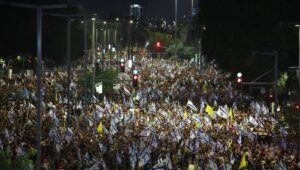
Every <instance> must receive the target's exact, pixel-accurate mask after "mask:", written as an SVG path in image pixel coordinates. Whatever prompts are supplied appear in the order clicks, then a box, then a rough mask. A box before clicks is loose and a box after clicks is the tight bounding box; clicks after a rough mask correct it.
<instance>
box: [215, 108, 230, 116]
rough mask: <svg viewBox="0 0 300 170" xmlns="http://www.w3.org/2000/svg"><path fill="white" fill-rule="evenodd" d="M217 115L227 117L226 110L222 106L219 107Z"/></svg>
mask: <svg viewBox="0 0 300 170" xmlns="http://www.w3.org/2000/svg"><path fill="white" fill-rule="evenodd" d="M217 115H218V116H219V117H221V118H223V119H228V112H227V111H226V109H224V108H223V107H221V106H220V107H219V109H218V111H217Z"/></svg>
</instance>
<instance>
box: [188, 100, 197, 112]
mask: <svg viewBox="0 0 300 170" xmlns="http://www.w3.org/2000/svg"><path fill="white" fill-rule="evenodd" d="M187 106H188V107H190V108H191V109H192V110H194V111H197V107H196V106H195V105H194V104H193V102H192V101H190V100H188V102H187Z"/></svg>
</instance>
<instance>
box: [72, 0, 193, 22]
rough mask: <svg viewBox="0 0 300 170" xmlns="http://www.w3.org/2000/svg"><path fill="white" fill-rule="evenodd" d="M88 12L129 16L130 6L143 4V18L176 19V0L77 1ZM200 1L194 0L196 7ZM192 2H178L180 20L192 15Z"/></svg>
mask: <svg viewBox="0 0 300 170" xmlns="http://www.w3.org/2000/svg"><path fill="white" fill-rule="evenodd" d="M77 2H78V3H79V4H81V5H82V6H83V8H85V9H86V10H87V12H93V13H97V14H98V15H100V16H104V17H106V16H124V17H126V16H128V14H129V5H130V4H132V3H138V4H141V5H142V7H143V9H142V16H143V17H145V16H146V17H163V18H167V19H169V20H172V19H174V4H175V0H135V1H133V0H77ZM197 4H198V0H194V6H195V7H196V6H197ZM190 11H191V0H178V18H182V17H183V16H184V15H190Z"/></svg>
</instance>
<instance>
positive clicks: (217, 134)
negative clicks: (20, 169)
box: [0, 58, 300, 169]
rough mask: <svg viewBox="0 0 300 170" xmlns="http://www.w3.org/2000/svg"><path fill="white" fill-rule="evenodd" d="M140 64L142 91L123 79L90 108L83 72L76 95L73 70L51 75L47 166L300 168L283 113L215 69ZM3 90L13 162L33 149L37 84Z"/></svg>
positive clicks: (20, 80) (20, 79)
mask: <svg viewBox="0 0 300 170" xmlns="http://www.w3.org/2000/svg"><path fill="white" fill-rule="evenodd" d="M135 68H136V69H138V70H139V71H140V78H139V83H140V84H139V87H138V88H133V87H132V85H131V81H130V80H131V73H130V72H127V73H120V75H119V79H118V83H119V84H120V86H119V87H116V88H114V90H115V91H114V95H113V96H110V97H109V96H107V97H104V98H103V99H102V98H101V99H100V98H98V99H97V98H93V99H92V101H90V102H89V103H88V104H87V105H85V102H84V100H83V97H82V96H83V88H82V87H83V85H82V83H81V81H80V78H79V74H78V73H76V72H73V75H72V81H71V85H70V89H71V98H70V99H68V98H67V97H68V96H67V89H68V85H67V75H66V73H64V72H62V73H56V74H52V73H51V74H50V73H49V74H46V75H45V76H44V78H43V82H42V87H43V89H42V98H43V102H42V160H41V161H42V165H43V169H188V168H189V169H242V168H244V169H297V168H298V169H299V168H300V167H299V166H300V159H299V158H300V152H299V147H298V145H293V144H291V143H289V142H288V140H287V136H288V131H287V129H286V126H284V125H282V122H281V120H279V119H278V118H277V115H274V113H270V111H269V109H268V107H267V106H266V103H264V102H262V101H255V100H254V98H252V97H250V96H247V95H243V94H238V93H237V92H236V91H235V89H234V87H233V85H232V83H231V82H230V74H229V73H223V72H222V71H220V70H219V69H218V67H217V66H216V65H215V64H214V63H206V64H205V67H204V68H202V69H201V70H199V69H197V68H196V67H195V66H193V65H190V64H189V63H186V62H183V63H179V62H176V61H173V60H163V59H157V60H151V59H145V58H144V59H141V60H140V61H139V62H138V64H137V65H136V67H135ZM128 80H129V81H128ZM0 85H1V91H0V96H1V114H0V121H1V123H0V128H1V129H2V131H1V133H0V137H1V138H0V139H1V140H0V150H2V151H3V152H4V151H5V152H10V153H11V154H12V155H13V156H12V157H13V158H14V159H16V158H17V157H21V156H24V155H27V154H28V153H34V152H33V150H34V149H35V144H36V141H35V134H36V128H35V118H36V117H35V116H36V105H35V102H36V85H35V78H28V77H26V76H25V75H16V76H14V77H13V79H12V80H6V79H1V80H0ZM68 100H70V112H69V113H68V104H67V103H68ZM68 116H69V119H68ZM29 155H30V154H29ZM30 159H32V160H33V161H34V162H35V159H34V157H31V158H30ZM0 161H2V160H0Z"/></svg>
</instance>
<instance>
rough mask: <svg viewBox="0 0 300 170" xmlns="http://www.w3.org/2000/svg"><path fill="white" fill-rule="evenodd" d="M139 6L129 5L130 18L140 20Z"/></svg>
mask: <svg viewBox="0 0 300 170" xmlns="http://www.w3.org/2000/svg"><path fill="white" fill-rule="evenodd" d="M141 9H142V7H141V5H139V4H131V5H130V14H129V15H130V16H131V17H134V18H135V19H136V20H139V19H140V18H141Z"/></svg>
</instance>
